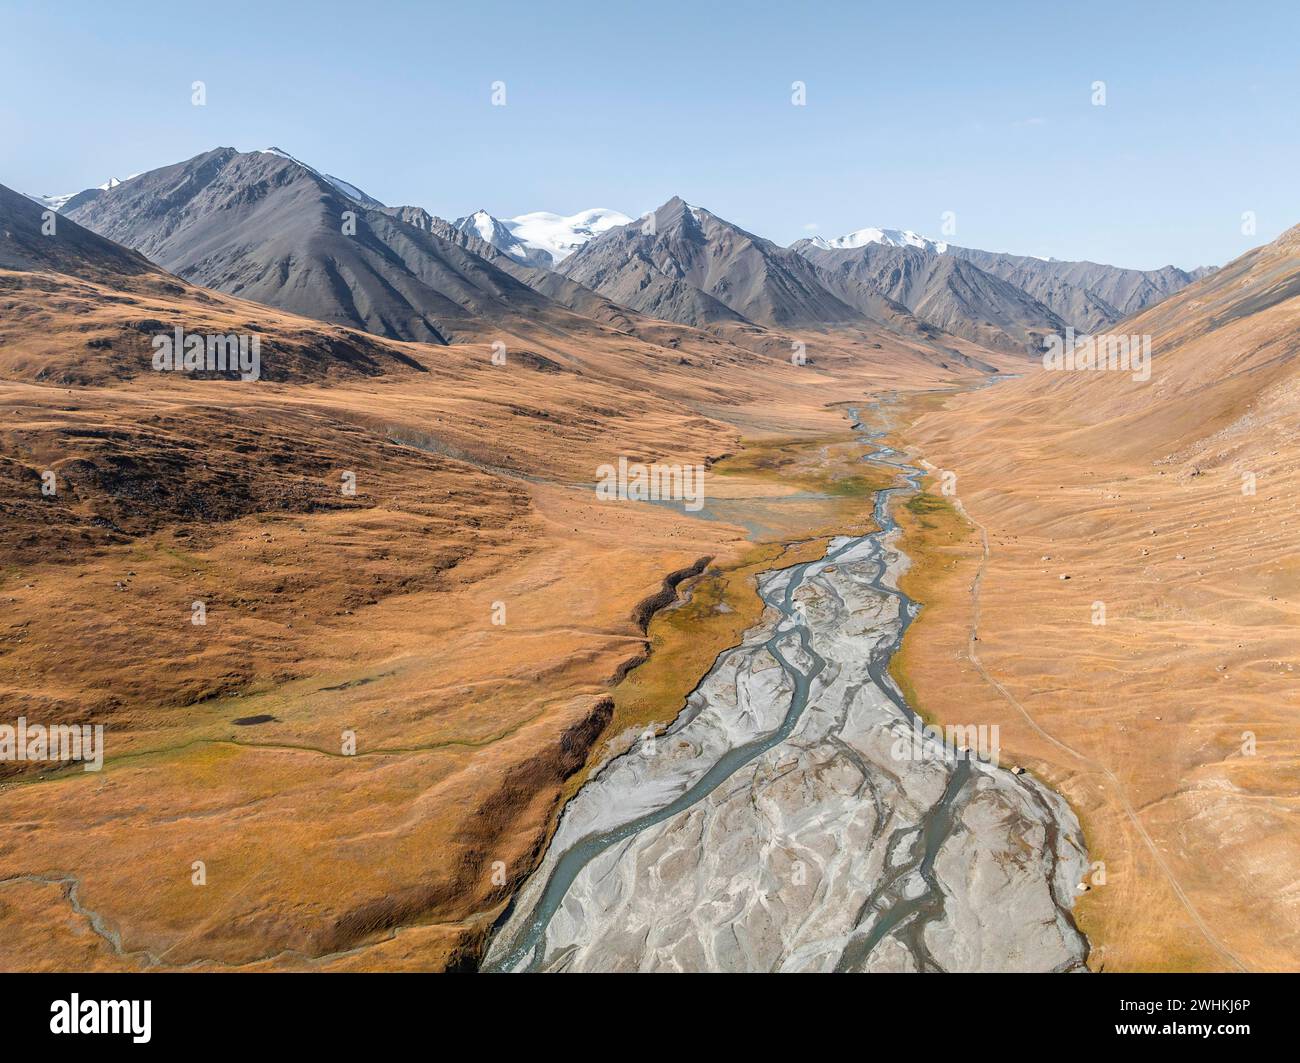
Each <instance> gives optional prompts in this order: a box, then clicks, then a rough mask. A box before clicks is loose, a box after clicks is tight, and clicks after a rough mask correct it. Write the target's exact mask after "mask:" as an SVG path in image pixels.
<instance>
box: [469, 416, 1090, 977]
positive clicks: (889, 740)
mask: <svg viewBox="0 0 1300 1063" xmlns="http://www.w3.org/2000/svg"><path fill="white" fill-rule="evenodd" d="M851 416H853V418H854V420H855V421H856V419H857V414H856V411H851ZM874 440H875V437H874V436H871V435H868V434H867V433H866V432H865V431H864V432H863V441H864V443H870V450H871V453H869V454H867V455H865V457H867V458H869V459H870V460H873V461H875V462H876V463H883V464H887V465H892V466H894V467H895V468H897V469H898V471H899V475H900V478H901V482H900V484H899V485H898V486H895V487H891V488H887V489H885V490H882V491H880V492H878V494H877V496H876V503H875V511H874V517H875V520H876V524H877V526H878V529H879V530H877V531H873V532H871V533H870V534H865V535H861V536H843V537H839V538H836V539H833V540H832V541H831V543H830V545H829V547H828V549H827V550H826V552H825V554H824V556H822V557H820V558H817V559H815V560H811V561H805V562H802V563H799V564H796V565H794V566H792V567H789V568H784V569H780V570H775V571H771V572H767V573H765V574H763V575H762V576H760V578H759V593H760V595H761V596H762V599H763V602H764V604H765V609H764V613H763V616H762V618H761V620H760V621H759V623H758V624H757V625H755V626H754V627H752V628H751V629H750V630H748V631H747V632H746V633H745V635H744V637H743V639H742V641H741V642H740V644H739V645H737V646H735V647H732V648H730V649H728V650H726V651H724V652H723V653H722V654H720V655H719V657H718V659H717V660H716V662H715V663H714V665H713V667H712V669H711V670H710V671H709V673H708V674H707V675H706V676H705V678H704V679H703V680H702V681H701V682H700V683H699V685H698V686H697V687H696V689H695V690H694V691H693V692H692V693H691V695H690V697H689V699H688V701H687V705H686V708H685V709H684V710H683V711H682V712H681V713H680V714H679V715H678V717H677V719H676V720H675V721H674V722H673V724H672V725H671V726H670V727H669V728H668V730H667V731H666V732H665V733H664V734H663V735H660V736H657V737H650V736H647V737H644V738H642V739H641V740H639V741H638V742H636V743H635V744H634V745H633V746H632V748H631V749H630V750H628V751H627V752H626V753H624V754H623V755H621V756H618V757H616V758H614V759H613V760H611V761H610V762H609V763H608V764H607V765H605V767H604V768H603V769H602V770H601V771H600V772H599V773H597V774H596V775H595V776H593V777H592V778H591V779H590V780H589V781H588V782H587V783H586V784H585V785H584V786H583V787H582V789H581V790H579V792H578V793H577V794H576V795H575V797H574V798H573V799H572V800H571V801H570V802H569V804H568V806H567V807H566V808H565V811H564V814H563V816H562V817H561V820H560V823H559V826H558V828H557V831H556V834H555V837H554V838H553V839H552V842H551V845H550V847H549V849H548V850H547V853H546V856H545V857H544V859H543V861H542V864H541V866H540V867H539V868H538V870H537V871H536V872H535V873H534V875H533V876H532V877H531V878H530V879H529V881H528V882H527V883H526V884H525V886H524V887H523V889H522V890H521V891H520V893H519V894H518V896H517V897H516V898H515V901H514V903H513V904H512V905H511V908H510V910H509V912H508V913H507V915H506V916H505V918H504V919H503V921H502V923H501V925H500V926H499V928H498V931H497V933H496V934H495V935H494V937H493V939H492V942H491V944H490V946H489V948H488V951H487V954H486V957H485V960H484V965H483V966H484V968H485V969H487V970H528V969H532V970H698V971H712V970H732V971H751V970H863V971H870V970H1071V969H1076V968H1081V967H1082V964H1083V960H1084V958H1085V956H1086V954H1087V942H1086V941H1085V939H1084V938H1083V937H1082V935H1081V934H1080V933H1079V932H1078V930H1077V928H1076V927H1075V925H1074V922H1073V920H1072V918H1071V916H1070V905H1071V902H1072V898H1073V891H1074V884H1075V883H1076V882H1078V881H1079V879H1080V877H1081V875H1082V873H1083V870H1084V867H1085V863H1086V862H1085V856H1084V851H1083V843H1082V838H1081V836H1080V832H1079V827H1078V823H1077V820H1075V818H1074V815H1073V813H1072V812H1071V811H1070V809H1069V808H1068V806H1067V805H1066V804H1065V802H1064V801H1063V800H1062V799H1061V798H1060V797H1058V796H1057V795H1056V794H1054V793H1053V792H1051V791H1050V790H1047V789H1046V788H1045V787H1043V786H1042V785H1041V784H1039V783H1037V782H1036V781H1034V780H1033V779H1032V778H1030V777H1029V776H1026V775H1019V776H1017V775H1013V774H1012V773H1010V772H1008V771H1006V770H1003V769H1000V768H997V767H995V766H993V765H992V764H989V763H985V762H982V761H979V760H977V759H973V758H970V759H968V758H967V757H966V756H965V755H962V754H958V753H957V752H955V751H953V750H951V749H949V748H946V747H944V746H943V745H942V744H941V743H939V742H937V741H932V740H928V739H927V742H926V744H925V745H924V748H923V750H922V754H921V755H920V756H917V755H915V752H914V751H913V752H911V753H909V754H908V755H907V756H906V757H904V756H900V755H899V749H900V747H902V748H907V749H909V750H910V749H911V744H910V737H909V736H910V735H911V733H912V725H913V722H914V720H915V714H914V713H913V712H912V711H911V709H910V708H909V707H908V706H907V704H906V702H905V701H904V699H903V696H902V695H901V693H900V692H899V690H898V688H897V686H896V685H895V683H894V681H893V680H892V678H891V677H890V676H889V674H888V666H889V661H890V659H891V657H892V655H893V654H894V652H895V651H896V650H897V648H898V646H899V643H900V642H901V639H902V636H903V633H904V632H905V630H906V627H907V625H908V623H909V622H910V621H911V619H912V617H913V616H914V615H915V608H916V607H915V605H914V603H912V602H911V600H910V599H909V598H908V597H907V596H906V595H905V594H903V593H902V592H901V591H900V590H899V589H898V585H897V581H898V577H899V574H900V573H901V572H902V571H903V570H904V568H905V567H906V564H907V559H906V558H905V557H904V556H903V555H902V554H901V553H900V552H899V551H898V549H897V548H896V545H895V540H896V538H897V526H896V525H895V523H894V521H893V518H892V516H891V514H890V509H891V505H892V503H893V500H894V499H895V498H896V496H897V495H898V494H900V493H906V492H909V491H912V490H915V488H916V483H917V479H918V478H919V475H920V474H919V470H916V469H913V468H911V467H908V466H904V465H902V464H900V463H898V462H897V460H896V455H894V454H893V452H892V451H890V450H889V449H888V448H886V447H883V446H881V445H879V444H878V443H876V442H874ZM902 738H908V741H907V742H905V743H900V741H899V740H900V739H902Z"/></svg>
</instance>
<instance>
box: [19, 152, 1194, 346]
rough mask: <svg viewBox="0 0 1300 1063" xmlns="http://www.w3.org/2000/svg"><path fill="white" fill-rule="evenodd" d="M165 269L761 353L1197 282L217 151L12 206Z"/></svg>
mask: <svg viewBox="0 0 1300 1063" xmlns="http://www.w3.org/2000/svg"><path fill="white" fill-rule="evenodd" d="M30 198H32V199H34V200H36V201H37V202H39V203H41V204H42V205H43V206H45V207H47V208H48V209H57V210H59V211H61V213H63V214H64V215H65V216H66V217H69V218H71V219H72V220H74V221H76V222H78V223H79V224H81V225H83V226H85V227H86V228H88V229H90V230H92V231H93V232H96V233H99V234H100V235H102V236H104V237H107V238H108V239H111V240H113V241H115V242H117V243H120V244H122V245H124V246H126V247H129V248H132V249H134V250H136V251H139V252H140V253H141V254H143V255H144V256H145V257H147V258H148V259H149V260H150V261H152V262H154V263H156V264H157V265H159V266H161V267H162V268H164V269H166V270H168V271H169V272H172V273H175V274H176V275H178V276H180V277H182V278H184V279H186V280H188V281H191V282H192V283H195V284H199V285H202V286H204V287H207V288H213V289H216V290H218V291H223V292H227V293H229V294H232V295H237V296H240V297H242V298H247V299H252V300H255V301H257V302H262V303H266V304H268V305H271V306H275V307H279V308H282V309H284V310H288V311H291V312H293V313H297V314H302V315H304V316H308V317H313V318H316V319H318V320H321V321H325V322H330V323H333V324H339V325H345V326H348V327H352V328H358V329H364V330H366V331H369V332H373V333H376V334H378V335H381V336H386V337H389V338H392V339H400V340H414V341H422V342H434V343H443V344H446V343H456V342H470V341H474V340H483V339H487V338H490V337H491V336H494V335H497V334H499V333H501V332H502V331H503V330H504V331H506V332H510V333H514V332H517V331H518V330H519V329H520V328H523V327H525V326H527V327H530V328H536V327H538V326H541V327H542V328H543V329H546V330H549V331H551V332H553V333H555V334H560V335H563V334H570V333H574V332H577V333H582V332H584V331H585V330H586V329H588V328H589V327H590V324H591V322H592V321H593V320H594V321H596V322H599V323H601V324H603V325H605V326H608V327H613V328H616V329H619V330H623V331H636V330H637V328H638V327H641V328H642V331H643V332H644V322H642V323H641V325H640V326H638V323H637V320H636V316H637V315H640V316H641V317H643V318H650V319H655V320H658V321H662V322H672V323H676V324H679V325H684V326H688V327H691V328H696V329H706V330H711V331H714V332H719V331H721V332H725V333H726V334H727V336H728V339H729V340H734V339H736V338H737V336H738V335H740V336H743V337H744V342H745V343H746V344H749V345H753V344H754V343H759V344H765V343H770V341H768V340H767V339H765V338H764V335H765V333H766V332H769V331H775V332H778V333H789V332H792V331H810V330H814V331H815V330H824V329H832V330H834V329H846V328H847V329H858V330H861V329H865V330H867V331H871V330H876V329H885V330H889V331H891V332H894V333H897V334H899V335H903V336H908V337H911V338H913V339H915V340H918V341H920V342H923V343H931V344H934V345H937V346H938V347H939V348H943V347H944V345H945V344H946V343H947V342H948V340H945V337H948V338H949V340H951V339H960V340H965V341H969V342H970V343H973V344H976V345H979V346H980V347H982V348H987V349H988V350H990V351H998V352H1003V353H1014V354H1021V355H1024V354H1029V353H1033V352H1036V351H1037V350H1039V349H1040V348H1041V345H1042V342H1043V339H1044V337H1045V336H1048V335H1051V334H1054V333H1060V332H1062V331H1063V330H1064V329H1066V328H1068V327H1073V328H1075V329H1076V330H1078V331H1082V332H1091V331H1096V330H1099V329H1103V328H1106V327H1108V326H1109V325H1111V324H1114V323H1115V322H1117V321H1119V320H1120V319H1121V318H1123V317H1125V316H1126V315H1129V314H1132V313H1135V312H1137V311H1140V310H1142V309H1144V308H1146V307H1148V306H1151V305H1153V304H1154V303H1156V302H1158V301H1159V300H1160V299H1163V298H1166V297H1167V296H1169V295H1170V294H1172V293H1174V292H1176V291H1178V290H1180V289H1181V288H1183V287H1185V286H1186V285H1188V284H1190V283H1191V282H1192V281H1194V280H1196V279H1198V278H1199V277H1200V276H1203V275H1204V274H1205V273H1206V272H1208V271H1207V270H1195V271H1190V272H1189V271H1184V270H1180V269H1177V268H1176V267H1173V266H1167V267H1164V268H1163V269H1159V270H1133V269H1123V268H1119V267H1114V266H1108V265H1101V264H1096V263H1089V262H1058V261H1055V260H1044V259H1038V258H1032V257H1028V256H1018V255H1009V254H1002V253H998V252H989V251H982V250H978V249H972V248H963V247H958V246H956V245H953V244H951V243H948V242H945V241H940V240H933V239H930V238H928V237H924V236H921V235H919V234H917V233H914V232H911V231H909V230H898V229H882V228H864V229H859V230H855V231H854V232H851V233H848V234H846V235H844V236H842V237H838V238H835V239H824V238H821V237H814V238H811V239H805V240H800V241H797V242H796V243H795V244H793V245H791V246H790V247H781V246H780V245H778V244H775V243H773V242H771V241H769V240H766V239H764V238H763V237H761V236H758V235H756V234H753V233H750V232H747V231H746V230H744V229H742V228H740V227H739V226H737V225H735V224H733V223H731V222H728V221H727V220H726V219H724V218H721V217H720V216H718V215H717V214H714V213H713V212H712V211H710V210H707V209H705V208H703V207H698V206H693V205H691V204H688V203H686V202H685V201H684V200H682V199H680V198H679V197H673V198H671V199H669V200H668V201H667V202H666V203H664V204H663V205H662V206H661V207H659V208H658V209H657V210H655V211H653V212H651V213H649V214H646V215H644V216H642V217H641V218H638V219H635V220H633V219H631V218H630V217H628V216H627V215H624V214H620V213H618V212H617V211H613V210H609V209H606V208H594V209H590V210H584V211H580V212H578V213H576V214H572V215H567V216H566V215H559V214H552V213H547V212H534V213H531V214H523V215H519V216H517V217H514V218H506V219H502V218H497V217H495V216H494V215H492V214H490V213H489V212H487V211H485V210H479V211H476V212H474V213H473V214H470V215H467V216H464V217H461V218H458V219H456V220H455V221H453V222H447V221H444V220H443V219H440V218H437V217H436V216H435V215H432V214H429V213H428V212H427V211H424V210H423V209H422V208H418V207H388V206H385V205H384V204H383V203H382V202H381V201H380V200H378V199H376V198H375V197H373V196H371V195H369V194H367V193H366V192H364V191H362V190H361V189H360V188H358V187H357V186H356V185H355V184H352V183H351V182H348V181H345V180H342V179H341V178H338V177H334V176H332V175H330V174H327V173H325V172H324V171H321V170H318V169H316V168H314V167H312V166H310V165H309V164H307V163H304V162H302V161H300V160H298V159H296V158H295V157H294V156H292V155H290V154H289V153H288V152H285V151H283V150H281V149H279V148H268V149H264V150H262V151H257V152H239V151H237V150H236V149H234V148H229V147H227V148H217V149H215V150H213V151H210V152H205V153H204V154H202V155H199V156H196V157H195V158H193V159H189V160H187V161H185V162H181V163H177V164H175V165H172V166H165V167H161V168H159V169H155V170H151V171H149V172H147V173H142V174H138V175H134V176H133V177H131V178H129V179H127V180H126V181H117V180H115V179H114V180H111V181H109V182H107V183H106V184H104V185H102V186H99V187H97V188H93V189H87V190H85V191H83V192H79V193H76V194H72V195H66V196H48V197H36V196H32V197H30ZM489 248H491V249H492V251H491V252H489V251H488V249H489Z"/></svg>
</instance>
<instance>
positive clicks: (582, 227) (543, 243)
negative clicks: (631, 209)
mask: <svg viewBox="0 0 1300 1063" xmlns="http://www.w3.org/2000/svg"><path fill="white" fill-rule="evenodd" d="M631 220H632V219H631V218H629V217H628V216H627V215H626V214H620V213H619V212H618V211H616V210H610V209H608V208H607V207H592V208H591V209H590V210H580V211H578V213H577V214H568V215H564V214H552V213H550V212H549V211H545V210H539V211H535V212H534V213H532V214H520V215H519V216H518V217H517V218H507V219H506V220H505V221H504V222H503V223H502V224H503V225H504V226H505V227H506V229H508V230H509V232H510V235H511V236H513V237H514V238H515V239H516V240H518V241H519V242H520V243H522V244H524V245H526V246H528V247H531V248H533V249H535V250H538V251H545V252H547V253H548V254H549V255H550V256H551V259H552V261H553V262H556V263H559V262H562V261H564V259H566V258H568V257H569V256H570V255H571V254H573V252H575V251H576V250H578V248H580V247H581V246H582V245H583V244H585V243H586V242H587V241H588V240H590V239H592V238H593V237H596V236H599V235H600V234H601V233H603V232H606V231H608V230H609V229H614V228H617V227H618V226H620V225H627V224H628V222H630V221H631Z"/></svg>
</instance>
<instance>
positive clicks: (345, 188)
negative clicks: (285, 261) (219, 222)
mask: <svg viewBox="0 0 1300 1063" xmlns="http://www.w3.org/2000/svg"><path fill="white" fill-rule="evenodd" d="M257 154H259V155H278V156H279V157H280V158H282V159H288V160H289V161H290V162H294V163H297V164H298V165H299V166H301V167H302V168H303V169H304V170H310V171H311V172H312V173H314V174H315V175H316V176H317V177H320V178H322V179H323V180H325V181H328V182H329V183H330V184H331V185H333V186H334V187H335V188H337V189H338V190H339V191H340V192H342V193H343V194H344V195H345V196H347V197H348V199H351V200H353V201H354V202H356V203H360V204H361V205H362V206H363V207H382V206H383V204H382V203H380V202H379V200H377V199H376V198H375V197H374V196H369V195H366V193H365V192H363V191H361V189H359V188H358V187H357V186H356V185H354V184H349V183H348V182H347V181H344V180H343V179H342V178H341V177H334V176H332V175H331V174H327V173H326V172H325V171H324V170H318V169H316V167H314V166H309V165H307V163H305V162H303V161H302V159H296V158H294V157H293V156H292V155H290V154H289V153H288V152H287V151H284V150H283V149H282V148H262V149H260V150H259V151H258V153H257Z"/></svg>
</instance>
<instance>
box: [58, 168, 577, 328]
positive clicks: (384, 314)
mask: <svg viewBox="0 0 1300 1063" xmlns="http://www.w3.org/2000/svg"><path fill="white" fill-rule="evenodd" d="M341 185H346V182H339V181H338V179H336V178H328V177H327V176H326V175H323V174H321V173H320V172H318V171H316V170H314V169H312V168H311V167H309V166H306V165H304V164H302V163H300V162H298V161H297V160H295V159H293V158H291V157H289V156H287V155H285V154H284V153H281V152H278V151H265V152H248V153H241V152H238V151H236V150H235V149H233V148H218V149H216V150H214V151H210V152H206V153H205V154H203V155H199V156H197V157H195V158H193V159H190V160H188V161H187V162H183V163H178V164H177V165H174V166H167V167H163V168H162V169H158V170H153V171H150V172H149V173H146V174H142V175H140V176H138V177H136V178H135V179H133V180H131V181H128V182H126V183H125V184H122V185H119V186H117V187H115V188H112V189H110V190H108V191H106V192H104V193H103V194H102V195H101V196H99V197H97V198H96V199H94V200H93V201H91V202H88V203H85V204H83V205H81V206H79V207H77V208H76V209H74V210H71V211H69V213H68V216H69V217H71V218H72V219H73V220H75V221H77V222H79V223H81V224H83V225H85V226H86V227H88V228H90V229H92V230H94V231H95V232H98V233H100V234H101V235H103V236H106V237H108V238H110V239H112V240H115V241H117V242H119V243H122V244H125V245H127V246H129V247H133V248H135V249H136V250H138V251H140V252H141V253H142V254H144V255H145V256H147V257H148V258H149V259H150V260H151V261H153V262H155V263H157V264H158V265H160V266H162V267H163V268H164V269H167V270H169V271H170V272H172V273H175V274H177V275H178V276H181V277H183V278H185V279H186V280H189V281H192V282H194V283H196V284H201V285H204V286H205V287H209V288H214V289H216V290H218V291H222V292H228V293H230V294H233V295H238V296H240V297H242V298H246V299H253V300H255V301H257V302H261V303H266V304H267V305H269V306H276V307H280V308H282V309H285V310H289V311H292V312H293V313H297V314H302V315H305V316H308V317H313V318H317V319H318V320H321V321H327V322H331V323H336V324H341V325H348V326H351V327H354V328H360V329H364V330H366V331H368V332H373V333H376V334H378V335H383V336H388V337H390V338H394V339H402V340H417V341H426V342H434V343H450V342H464V341H471V340H475V339H487V338H490V337H492V336H494V335H497V334H499V333H500V332H501V331H502V330H503V329H504V330H510V329H515V328H522V327H525V326H529V325H532V326H537V325H541V326H543V327H546V326H548V325H549V326H551V327H554V328H569V329H576V330H579V331H582V330H584V329H585V328H587V326H588V324H589V323H587V322H585V321H584V319H582V318H579V317H577V316H575V315H572V314H569V313H568V312H567V311H564V310H563V308H561V307H558V306H557V305H556V304H554V303H552V302H551V301H549V300H547V299H546V298H545V297H544V296H542V295H540V294H539V293H537V292H535V291H534V290H533V289H531V288H529V287H528V286H527V285H526V284H523V283H522V282H520V281H518V280H516V279H515V278H514V277H512V276H511V275H510V274H508V273H506V272H504V271H503V270H500V269H498V268H497V267H495V266H493V265H491V264H490V263H487V262H485V261H484V260H483V259H481V258H479V257H478V256H477V255H474V254H471V253H469V252H466V251H465V250H464V249H463V248H461V247H459V246H457V245H456V244H455V243H452V242H450V241H447V240H444V239H443V238H441V237H439V236H437V235H435V234H433V233H431V232H428V231H426V230H421V229H419V228H417V227H415V226H411V225H408V224H406V223H405V222H403V221H402V220H401V218H400V217H399V216H395V215H394V214H393V213H392V212H391V211H389V210H387V209H384V208H381V207H377V206H374V205H372V204H374V203H377V201H376V200H373V198H371V197H365V198H364V200H360V199H356V198H353V195H352V193H345V192H344V191H342V190H341V187H340V186H341ZM346 187H348V188H352V187H353V186H350V185H347V186H346ZM356 191H357V190H355V189H354V192H356ZM357 194H359V195H362V196H364V193H359V192H357Z"/></svg>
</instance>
